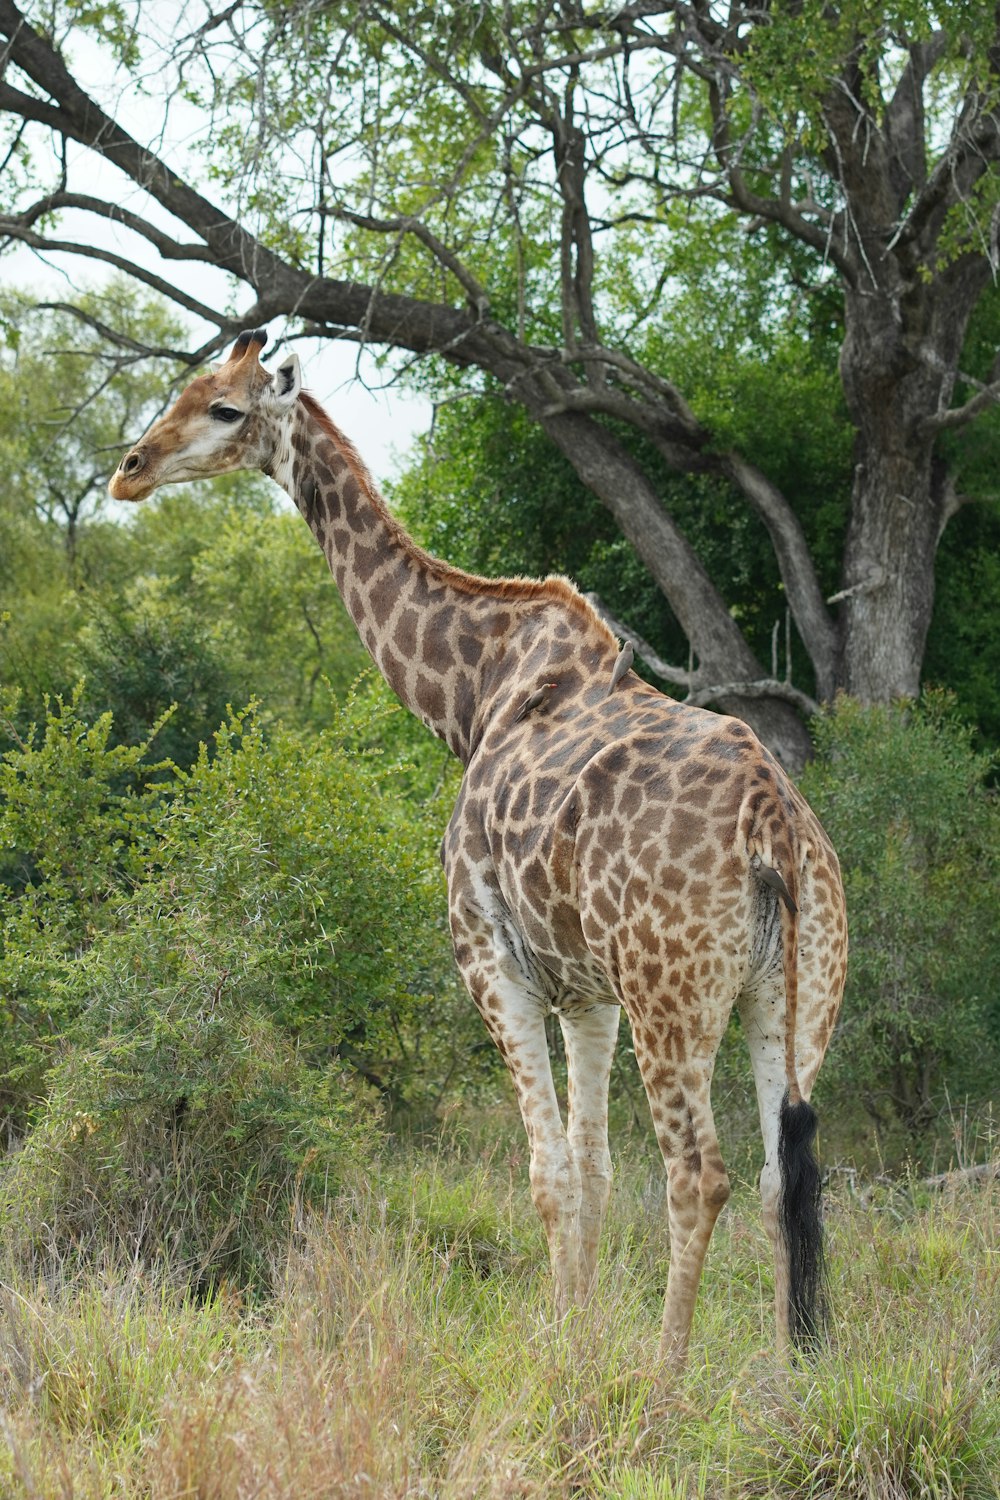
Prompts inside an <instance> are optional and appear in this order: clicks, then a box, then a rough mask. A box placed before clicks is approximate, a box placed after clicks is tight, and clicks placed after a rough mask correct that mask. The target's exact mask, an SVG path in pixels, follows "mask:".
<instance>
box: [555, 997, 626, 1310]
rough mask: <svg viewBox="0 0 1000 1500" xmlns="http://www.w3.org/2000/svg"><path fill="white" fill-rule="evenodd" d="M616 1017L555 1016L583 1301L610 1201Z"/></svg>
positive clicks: (599, 1008)
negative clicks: (576, 1184)
mask: <svg viewBox="0 0 1000 1500" xmlns="http://www.w3.org/2000/svg"><path fill="white" fill-rule="evenodd" d="M620 1014H621V1012H620V1009H619V1007H618V1006H617V1005H607V1004H600V1005H588V1006H586V1007H583V1008H576V1009H571V1010H568V1011H565V1012H561V1013H560V1016H559V1020H560V1023H561V1026H562V1034H563V1044H564V1046H565V1048H566V1074H567V1083H568V1092H569V1110H568V1115H569V1118H568V1125H567V1135H568V1137H569V1146H570V1150H571V1152H572V1153H573V1159H574V1161H575V1162H576V1167H577V1171H578V1173H579V1176H580V1264H579V1282H578V1293H579V1297H580V1301H581V1303H586V1302H587V1301H589V1299H590V1297H591V1295H592V1294H593V1291H594V1287H595V1284H596V1282H597V1252H598V1247H599V1244H600V1238H601V1229H602V1226H603V1224H604V1215H605V1213H606V1211H607V1207H608V1199H609V1197H610V1196H611V1152H610V1150H609V1148H608V1085H609V1083H610V1079H611V1063H612V1059H613V1057H614V1051H615V1042H616V1040H617V1037H618V1020H619V1016H620Z"/></svg>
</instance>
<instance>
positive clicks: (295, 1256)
mask: <svg viewBox="0 0 1000 1500" xmlns="http://www.w3.org/2000/svg"><path fill="white" fill-rule="evenodd" d="M525 1175H526V1174H525V1172H524V1168H523V1164H521V1163H519V1162H517V1161H513V1162H512V1161H511V1160H510V1159H505V1158H503V1157H502V1156H501V1155H500V1154H499V1153H497V1154H496V1155H495V1156H494V1157H493V1158H492V1159H491V1160H486V1161H484V1160H482V1159H475V1160H469V1159H468V1157H467V1155H466V1156H463V1155H461V1154H459V1153H453V1154H449V1153H447V1152H441V1153H439V1154H438V1155H437V1156H433V1157H431V1156H428V1155H426V1154H423V1155H420V1154H417V1153H416V1152H410V1153H408V1154H406V1153H404V1154H402V1155H401V1156H397V1158H396V1159H395V1161H394V1162H393V1163H392V1164H391V1165H387V1166H386V1167H384V1169H383V1170H382V1173H381V1175H379V1176H378V1177H377V1178H376V1179H375V1180H374V1181H372V1182H371V1183H369V1185H368V1186H367V1187H366V1188H365V1189H364V1190H363V1191H362V1190H358V1191H356V1192H354V1193H353V1194H351V1195H348V1196H345V1197H343V1198H342V1199H340V1200H339V1201H338V1202H336V1203H335V1204H332V1205H331V1206H330V1208H329V1211H328V1212H327V1213H326V1214H325V1215H322V1216H320V1215H316V1216H314V1217H312V1218H307V1219H306V1220H305V1222H304V1224H303V1226H302V1228H301V1230H300V1231H298V1232H297V1233H296V1235H295V1237H294V1240H293V1242H292V1243H291V1244H290V1245H289V1248H288V1251H287V1257H286V1259H285V1260H284V1262H283V1263H282V1264H281V1265H280V1266H279V1267H277V1268H276V1275H277V1278H278V1284H279V1286H280V1293H279V1295H277V1296H276V1297H275V1298H274V1299H273V1301H272V1302H271V1303H270V1304H268V1305H266V1306H261V1305H259V1304H253V1303H244V1302H243V1301H242V1300H241V1298H240V1296H239V1294H238V1292H237V1291H236V1290H234V1289H230V1290H225V1289H224V1290H223V1291H222V1292H220V1293H219V1294H218V1295H217V1296H215V1298H214V1300H212V1301H210V1302H207V1303H196V1302H194V1301H191V1300H190V1299H186V1298H185V1297H184V1296H183V1295H182V1294H181V1293H180V1292H179V1291H177V1290H176V1289H173V1288H171V1286H170V1284H169V1282H168V1281H166V1280H164V1279H160V1280H158V1281H153V1280H151V1279H150V1278H149V1276H148V1275H144V1274H143V1273H141V1271H140V1270H139V1269H137V1268H136V1266H135V1265H131V1264H127V1263H118V1264H109V1265H107V1266H105V1267H104V1268H103V1269H93V1270H90V1271H88V1272H86V1273H83V1272H77V1273H76V1274H75V1275H72V1276H71V1275H69V1273H68V1272H67V1271H65V1270H64V1271H63V1272H60V1271H59V1270H58V1269H51V1270H50V1272H49V1274H48V1275H47V1276H46V1277H45V1278H44V1279H39V1280H37V1281H35V1282H33V1283H30V1284H29V1283H27V1282H25V1281H24V1279H23V1272H21V1273H14V1272H11V1273H10V1274H9V1275H8V1276H5V1277H4V1279H3V1280H4V1284H3V1287H2V1290H0V1407H2V1411H0V1439H3V1440H5V1441H0V1496H2V1497H7V1496H10V1497H22V1496H23V1497H28V1500H48V1497H50V1496H51V1497H59V1500H91V1497H93V1500H97V1497H101V1500H103V1497H126V1496H127V1497H133V1496H135V1497H139V1496H141V1497H144V1500H182V1497H183V1500H250V1497H255V1500H278V1497H282V1500H327V1497H331V1496H335V1497H340V1496H343V1497H355V1496H357V1497H369V1496H371V1497H383V1496H384V1497H404V1496H405V1497H435V1500H437V1497H440V1500H459V1497H461V1500H469V1497H477V1500H478V1497H483V1500H501V1497H503V1500H508V1497H542V1496H545V1497H553V1500H557V1497H566V1500H569V1497H571V1496H572V1497H576V1496H587V1497H591V1496H592V1497H595V1500H682V1497H683V1500H691V1497H701V1500H729V1497H732V1500H749V1497H765V1496H773V1497H787V1500H793V1497H794V1500H833V1497H838V1500H839V1497H843V1500H911V1497H912V1500H951V1497H955V1500H958V1497H962V1500H980V1497H981V1500H995V1497H996V1496H997V1494H998V1493H1000V1285H998V1280H1000V1277H998V1266H997V1249H996V1247H997V1245H998V1244H1000V1233H998V1230H1000V1222H998V1220H1000V1202H998V1194H997V1190H996V1187H995V1185H994V1186H993V1187H990V1186H989V1185H986V1186H982V1185H980V1186H975V1185H971V1186H961V1185H960V1186H959V1187H958V1188H956V1189H955V1190H954V1191H952V1192H950V1193H949V1194H947V1195H938V1196H937V1197H931V1196H930V1195H927V1194H924V1195H923V1196H921V1192H920V1190H919V1189H917V1188H910V1187H909V1186H908V1185H907V1184H905V1183H903V1184H898V1185H881V1186H877V1187H875V1188H873V1189H871V1190H869V1191H868V1192H866V1193H865V1195H864V1198H863V1201H859V1199H858V1198H857V1196H855V1195H853V1194H849V1193H848V1190H847V1188H846V1186H841V1187H840V1188H838V1187H836V1186H834V1188H833V1190H832V1192H831V1198H830V1204H829V1229H830V1250H831V1293H832V1300H833V1305H834V1325H833V1333H832V1338H831V1342H830V1345H829V1347H828V1348H826V1349H824V1350H823V1351H822V1352H821V1353H820V1354H819V1355H818V1356H817V1357H816V1358H815V1359H814V1360H813V1361H812V1362H811V1363H810V1364H809V1365H808V1366H802V1367H801V1368H797V1369H793V1370H787V1369H784V1368H782V1367H780V1366H779V1365H778V1364H777V1362H776V1361H775V1359H774V1358H773V1356H772V1354H771V1338H772V1316H771V1307H770V1301H771V1272H770V1265H769V1257H768V1254H767V1249H766V1242H765V1240H764V1236H763V1233H762V1230H761V1228H760V1223H759V1216H758V1214H757V1208H756V1194H755V1193H753V1192H752V1191H751V1190H750V1189H749V1188H742V1189H740V1190H738V1192H737V1194H736V1196H735V1198H734V1201H733V1204H732V1205H731V1206H730V1208H729V1209H727V1211H726V1213H725V1215H724V1217H723V1220H722V1221H721V1222H720V1226H719V1230H718V1232H717V1234H716V1236H715V1239H714V1241H713V1246H712V1250H711V1252H710V1256H709V1263H708V1266H707V1268H706V1275H705V1280H704V1283H703V1288H702V1296H701V1300H700V1303H699V1310H698V1316H697V1320H696V1327H695V1338H694V1342H693V1346H692V1361H691V1368H690V1370H689V1372H688V1374H687V1375H686V1376H685V1377H684V1379H683V1380H682V1381H680V1382H679V1383H677V1384H676V1385H674V1386H673V1387H663V1386H660V1385H658V1384H657V1382H656V1379H655V1376H656V1366H655V1351H656V1343H657V1337H658V1332H659V1316H660V1307H661V1299H662V1294H663V1288H664V1282H665V1275H666V1264H667V1251H666V1246H665V1241H664V1235H663V1229H662V1224H663V1212H662V1188H661V1182H660V1174H659V1170H658V1169H657V1168H654V1166H653V1164H652V1163H650V1162H646V1163H642V1164H637V1163H636V1162H628V1161H626V1162H623V1163H620V1164H619V1172H618V1181H617V1186H616V1191H615V1196H614V1199H613V1203H612V1210H611V1215H610V1220H609V1224H608V1230H607V1234H606V1240H605V1246H604V1258H603V1263H602V1271H601V1281H600V1287H599V1291H598V1294H597V1296H596V1298H595V1300H594V1303H593V1305H592V1307H591V1308H589V1309H588V1310H587V1311H586V1313H581V1314H579V1315H577V1316H576V1317H574V1318H573V1319H571V1320H570V1321H569V1322H568V1323H567V1324H566V1325H564V1326H561V1327H559V1326H554V1325H553V1323H552V1321H551V1319H550V1317H549V1310H548V1278H547V1273H546V1269H545V1263H544V1249H543V1243H542V1238H541V1234H540V1231H539V1229H538V1227H537V1224H536V1222H535V1218H534V1213H533V1210H532V1208H531V1204H530V1199H529V1197H528V1194H527V1189H526V1185H525V1181H524V1178H525ZM18 1277H20V1278H21V1279H17V1278H18Z"/></svg>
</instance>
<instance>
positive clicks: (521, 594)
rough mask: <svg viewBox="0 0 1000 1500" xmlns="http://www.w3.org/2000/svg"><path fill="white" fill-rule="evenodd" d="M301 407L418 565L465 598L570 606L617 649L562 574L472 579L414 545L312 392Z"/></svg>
mask: <svg viewBox="0 0 1000 1500" xmlns="http://www.w3.org/2000/svg"><path fill="white" fill-rule="evenodd" d="M299 403H300V404H301V405H302V406H304V407H305V409H306V411H307V412H308V413H309V415H310V416H311V417H312V418H313V420H314V421H315V422H316V423H317V424H318V425H319V426H320V427H321V428H322V429H323V431H324V432H325V433H326V434H327V436H328V437H329V438H330V440H331V441H332V442H333V443H334V444H335V446H336V448H337V450H338V451H339V453H340V454H341V456H342V457H343V459H344V460H345V462H346V463H347V465H348V467H349V468H350V470H351V472H352V473H353V475H354V477H355V479H356V480H357V481H358V484H359V485H360V486H361V488H362V490H363V491H364V492H365V494H366V495H367V496H368V498H369V499H370V500H371V502H372V504H373V505H374V506H375V508H376V510H377V511H378V512H379V514H380V515H381V516H382V517H383V518H384V521H385V525H386V528H387V529H388V531H389V532H390V534H391V535H392V537H393V539H394V540H395V541H396V542H398V543H399V545H400V546H401V547H402V548H403V549H404V550H405V551H406V552H408V553H409V555H410V556H411V557H412V558H413V559H414V561H415V562H418V563H420V564H421V565H422V566H423V567H426V568H429V569H431V570H432V571H433V573H435V574H436V576H437V577H438V578H440V579H441V580H442V582H444V583H447V584H448V585H449V586H450V587H451V588H455V589H459V590H461V592H463V593H467V594H484V593H485V594H490V595H492V596H493V597H494V598H496V599H503V600H510V601H511V602H512V603H513V602H515V601H523V602H524V603H531V602H533V601H536V600H537V601H539V602H545V601H548V602H550V603H557V602H558V603H561V604H564V605H566V606H568V607H569V608H570V609H572V610H573V611H574V612H575V613H577V614H578V615H580V616H582V617H583V619H585V620H586V622H587V623H588V624H590V625H592V626H594V625H596V626H597V628H598V629H599V630H600V631H601V632H603V634H604V635H605V636H606V637H607V639H608V640H609V641H610V642H612V643H614V644H615V646H617V640H616V638H615V636H614V635H613V633H612V631H611V628H610V626H608V625H607V624H606V623H605V622H604V620H602V619H601V617H600V615H599V614H598V613H597V611H596V610H595V609H594V607H593V605H592V604H590V603H589V601H588V600H586V599H585V598H584V597H583V595H582V594H581V593H580V591H579V589H578V588H577V587H576V585H575V584H573V583H571V582H570V580H569V579H568V578H564V577H563V576H562V574H560V573H550V574H549V576H548V577H547V578H512V577H504V578H483V577H480V576H479V575H478V574H476V573H467V572H465V571H464V569H462V568H456V567H454V566H453V565H452V564H451V563H446V562H442V561H441V559H440V558H438V557H435V556H434V555H433V554H432V553H430V552H427V551H425V549H424V548H423V547H421V546H420V545H419V544H418V543H417V542H415V541H414V539H413V537H412V536H411V535H410V533H409V532H408V531H407V530H406V528H405V526H404V525H403V524H402V522H401V521H399V520H397V518H396V517H395V516H394V515H393V513H392V511H391V510H390V509H389V507H388V505H387V504H386V502H385V498H384V496H383V495H382V493H381V491H380V490H379V488H378V486H377V484H376V483H375V481H374V479H373V478H372V476H371V473H370V471H369V469H368V467H367V465H366V464H365V462H364V459H363V458H362V457H361V455H360V453H359V452H358V450H357V448H356V447H355V446H354V444H353V443H352V442H351V440H350V438H349V437H347V436H346V435H345V434H344V433H343V432H341V430H340V428H339V427H338V426H337V424H336V423H335V422H334V420H333V418H332V417H331V416H330V415H329V413H328V412H327V411H325V410H324V408H323V407H322V406H321V405H320V403H319V402H318V401H317V400H316V397H315V396H313V395H312V394H311V392H309V391H301V392H300V393H299Z"/></svg>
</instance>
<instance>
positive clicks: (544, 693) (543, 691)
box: [514, 682, 559, 724]
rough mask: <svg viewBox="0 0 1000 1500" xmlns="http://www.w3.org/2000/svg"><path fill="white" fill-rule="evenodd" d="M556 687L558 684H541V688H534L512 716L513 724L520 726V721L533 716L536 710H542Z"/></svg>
mask: <svg viewBox="0 0 1000 1500" xmlns="http://www.w3.org/2000/svg"><path fill="white" fill-rule="evenodd" d="M558 686H559V684H558V682H543V683H542V685H541V687H538V688H536V689H535V691H534V692H533V693H531V694H529V696H528V697H527V698H525V700H524V702H523V703H522V704H521V707H520V708H519V709H518V711H517V713H516V714H515V715H514V723H515V724H520V722H521V720H522V719H526V718H527V717H528V715H529V714H533V713H534V712H535V709H536V708H544V706H545V704H546V703H547V701H548V696H549V694H550V693H552V692H554V691H555V689H556V688H557V687H558Z"/></svg>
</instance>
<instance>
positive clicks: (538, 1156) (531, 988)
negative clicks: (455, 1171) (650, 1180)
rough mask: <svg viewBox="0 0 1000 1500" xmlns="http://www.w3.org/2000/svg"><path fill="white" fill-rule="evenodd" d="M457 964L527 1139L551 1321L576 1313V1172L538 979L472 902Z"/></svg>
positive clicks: (497, 922) (464, 916)
mask: <svg viewBox="0 0 1000 1500" xmlns="http://www.w3.org/2000/svg"><path fill="white" fill-rule="evenodd" d="M452 933H453V937H454V940H455V957H456V960H457V962H458V966H459V969H460V970H461V972H462V977H463V979H464V980H465V983H466V986H467V988H468V990H469V993H470V994H471V995H472V998H473V999H474V1000H475V1002H476V1005H477V1007H478V1009H479V1012H480V1014H481V1015H482V1017H483V1020H484V1022H485V1023H486V1028H487V1030H488V1031H489V1033H490V1036H491V1037H492V1038H493V1041H494V1042H495V1044H496V1046H497V1049H498V1050H499V1052H500V1055H501V1056H502V1057H503V1060H504V1062H505V1063H506V1064H507V1070H508V1072H509V1073H510V1076H511V1080H512V1081H513V1084H514V1089H515V1092H516V1094H517V1102H518V1106H519V1108H520V1111H521V1118H522V1120H523V1121H524V1128H525V1131H526V1133H527V1136H528V1146H529V1151H530V1157H531V1164H530V1168H529V1180H530V1182H531V1196H532V1200H533V1202H534V1205H535V1208H536V1210H537V1212H538V1215H539V1218H540V1219H541V1221H542V1226H543V1228H544V1230H545V1237H546V1240H547V1241H548V1247H549V1260H550V1262H551V1266H552V1277H553V1282H554V1300H555V1311H556V1316H557V1317H559V1318H562V1317H565V1315H566V1314H567V1313H568V1312H569V1310H570V1309H571V1308H572V1307H574V1306H576V1304H577V1302H578V1297H579V1279H580V1201H581V1185H580V1170H579V1167H578V1165H577V1161H576V1158H575V1155H574V1153H573V1151H572V1150H571V1149H570V1145H569V1142H568V1140H567V1138H566V1131H565V1130H564V1128H563V1123H562V1117H561V1115H560V1112H559V1102H558V1100H557V1098H556V1091H555V1085H554V1083H553V1080H552V1066H551V1063H550V1060H549V1049H548V1039H547V1037H546V1034H545V1017H546V1015H547V1014H548V1013H549V1011H550V1009H551V1006H550V1001H549V998H548V994H547V992H546V988H545V985H544V982H543V980H542V978H541V976H540V975H539V974H538V973H537V971H536V969H535V966H534V964H533V963H532V960H531V957H530V954H528V952H527V951H526V949H525V948H524V945H523V943H522V942H521V941H520V939H519V937H518V935H517V933H516V931H515V930H514V929H513V927H512V925H511V922H510V920H509V917H508V914H507V913H506V912H505V911H503V912H501V911H499V910H497V909H496V908H495V906H494V905H493V904H487V903H486V902H484V901H480V900H476V901H474V902H456V903H454V904H453V908H452Z"/></svg>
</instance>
